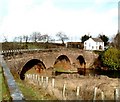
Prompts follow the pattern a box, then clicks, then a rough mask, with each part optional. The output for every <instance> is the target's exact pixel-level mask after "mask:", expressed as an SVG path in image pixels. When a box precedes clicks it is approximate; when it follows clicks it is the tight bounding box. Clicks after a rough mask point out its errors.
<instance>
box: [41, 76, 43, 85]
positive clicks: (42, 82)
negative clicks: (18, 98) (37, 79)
mask: <svg viewBox="0 0 120 102" xmlns="http://www.w3.org/2000/svg"><path fill="white" fill-rule="evenodd" d="M41 85H43V76H41Z"/></svg>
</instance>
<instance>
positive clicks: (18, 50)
mask: <svg viewBox="0 0 120 102" xmlns="http://www.w3.org/2000/svg"><path fill="white" fill-rule="evenodd" d="M49 50H57V49H56V48H51V49H17V50H2V51H0V54H5V53H15V52H16V53H17V52H32V51H49Z"/></svg>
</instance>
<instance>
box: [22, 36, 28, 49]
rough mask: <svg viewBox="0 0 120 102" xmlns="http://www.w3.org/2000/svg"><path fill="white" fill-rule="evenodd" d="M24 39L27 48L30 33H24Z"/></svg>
mask: <svg viewBox="0 0 120 102" xmlns="http://www.w3.org/2000/svg"><path fill="white" fill-rule="evenodd" d="M23 40H24V41H25V46H26V48H28V45H27V44H28V41H29V36H28V35H24V36H23Z"/></svg>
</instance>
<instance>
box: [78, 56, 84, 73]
mask: <svg viewBox="0 0 120 102" xmlns="http://www.w3.org/2000/svg"><path fill="white" fill-rule="evenodd" d="M76 60H77V69H78V73H79V74H82V75H85V74H86V62H85V59H84V57H83V56H82V55H79V56H78V57H77V58H76Z"/></svg>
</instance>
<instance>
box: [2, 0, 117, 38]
mask: <svg viewBox="0 0 120 102" xmlns="http://www.w3.org/2000/svg"><path fill="white" fill-rule="evenodd" d="M118 1H119V0H0V37H1V38H2V37H3V35H4V36H7V38H8V39H9V40H11V39H12V38H14V37H15V36H19V35H26V34H28V35H30V34H32V32H35V31H37V32H41V34H48V35H52V36H54V35H55V34H56V33H57V32H59V31H62V32H64V33H65V34H66V35H68V36H69V37H70V38H71V37H74V38H75V39H80V37H81V36H83V35H85V34H88V33H89V34H90V35H92V36H93V37H96V36H97V35H98V34H101V33H103V34H105V35H107V36H109V37H111V36H113V35H115V34H116V33H117V30H118Z"/></svg>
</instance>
